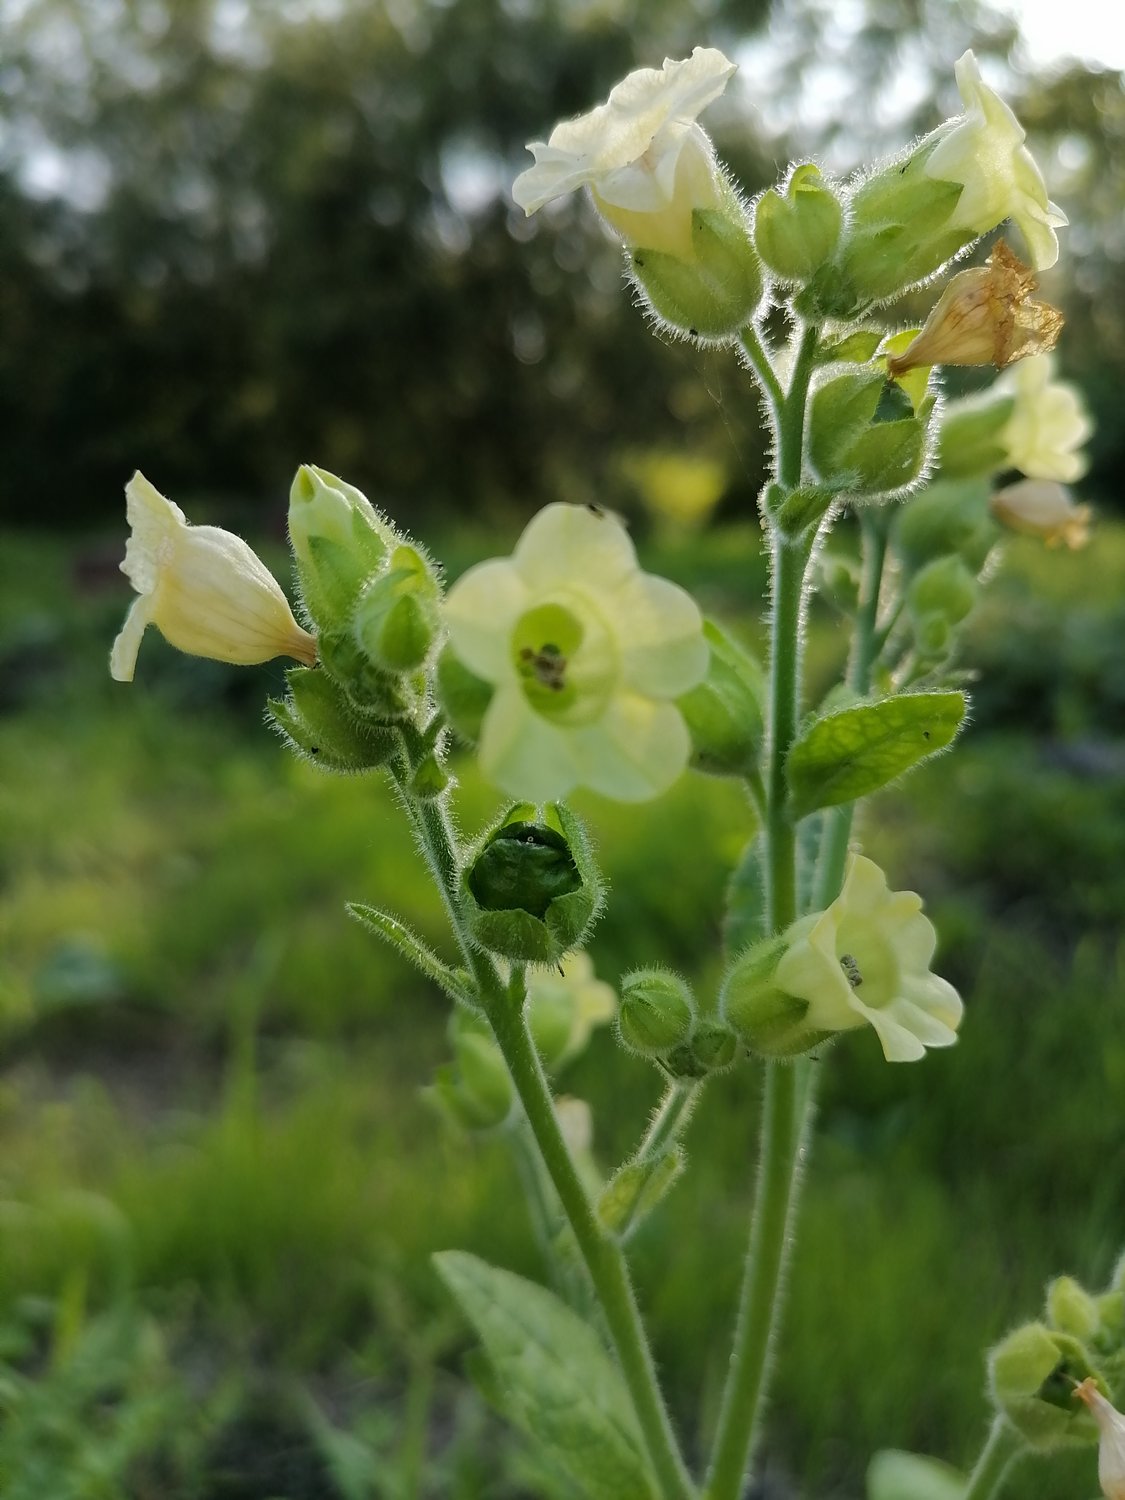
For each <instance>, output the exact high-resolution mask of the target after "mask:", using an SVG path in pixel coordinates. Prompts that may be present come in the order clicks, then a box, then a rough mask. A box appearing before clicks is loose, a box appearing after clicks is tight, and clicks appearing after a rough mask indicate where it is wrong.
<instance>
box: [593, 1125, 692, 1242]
mask: <svg viewBox="0 0 1125 1500" xmlns="http://www.w3.org/2000/svg"><path fill="white" fill-rule="evenodd" d="M683 1165H684V1153H683V1150H682V1149H681V1148H680V1147H679V1146H673V1147H671V1148H670V1149H669V1150H667V1151H664V1152H662V1153H661V1154H659V1155H657V1156H655V1157H642V1159H641V1160H640V1161H630V1162H626V1163H625V1165H624V1166H623V1167H620V1168H619V1169H618V1170H617V1171H616V1172H615V1173H614V1175H613V1176H612V1177H611V1178H610V1180H609V1182H607V1183H606V1185H605V1187H604V1188H603V1189H602V1191H601V1193H600V1195H599V1197H598V1201H597V1207H596V1210H595V1212H596V1213H597V1216H598V1222H599V1224H600V1225H601V1227H602V1228H603V1229H604V1230H605V1231H606V1233H607V1234H612V1235H613V1236H614V1238H615V1239H618V1240H625V1239H627V1238H628V1237H629V1235H630V1234H631V1233H632V1232H633V1230H634V1229H636V1228H637V1226H638V1225H639V1224H641V1223H642V1222H643V1221H644V1220H645V1219H646V1218H647V1217H648V1215H649V1214H650V1213H651V1212H652V1210H653V1209H654V1208H655V1207H656V1205H657V1204H658V1203H659V1202H660V1201H661V1199H662V1198H664V1196H665V1195H666V1193H667V1192H668V1190H669V1188H670V1187H671V1186H672V1184H673V1183H674V1182H675V1181H676V1178H677V1177H678V1176H679V1175H680V1172H681V1171H682V1170H683Z"/></svg>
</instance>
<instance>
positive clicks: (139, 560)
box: [109, 473, 316, 682]
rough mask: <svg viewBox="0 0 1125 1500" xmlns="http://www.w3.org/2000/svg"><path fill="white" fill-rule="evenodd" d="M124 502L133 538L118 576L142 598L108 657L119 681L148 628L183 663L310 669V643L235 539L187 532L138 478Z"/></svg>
mask: <svg viewBox="0 0 1125 1500" xmlns="http://www.w3.org/2000/svg"><path fill="white" fill-rule="evenodd" d="M125 503H126V514H127V516H128V519H129V525H130V527H131V528H132V535H131V536H130V537H129V541H128V543H127V544H126V547H125V561H124V562H123V563H122V564H121V571H122V572H123V573H124V574H125V576H126V577H127V578H128V580H129V582H130V583H131V584H132V585H133V587H134V588H135V589H136V591H137V593H138V594H139V595H140V598H138V599H136V600H135V601H134V603H133V607H132V609H130V611H129V613H128V615H127V616H126V619H125V624H124V625H123V626H122V628H121V633H120V634H119V635H118V637H117V639H116V640H115V641H114V643H113V650H112V652H111V653H110V658H109V670H110V673H111V675H112V676H113V677H114V678H116V680H117V681H118V682H132V680H133V671H134V668H135V667H136V662H137V652H138V650H139V649H140V644H141V637H142V636H143V635H144V633H145V629H146V627H147V626H149V625H155V626H156V628H157V629H158V630H159V631H160V633H161V635H162V636H163V637H164V639H165V640H166V641H168V643H169V644H170V645H172V646H175V647H176V648H177V650H179V651H185V652H187V654H188V655H189V656H209V657H211V658H212V660H214V661H226V662H233V663H235V664H236V665H238V666H253V665H255V664H256V663H258V662H263V661H270V660H271V659H272V658H273V657H275V656H291V657H294V658H295V659H296V660H297V661H300V662H304V663H305V665H306V666H310V667H311V666H312V665H313V663H314V662H315V661H316V638H315V637H314V636H311V635H310V634H309V632H308V631H307V630H302V629H301V627H300V625H298V624H297V622H296V620H295V619H294V618H293V615H292V612H291V611H290V608H289V605H288V603H287V601H286V598H285V595H284V594H283V593H282V592H281V586H280V584H279V583H278V582H277V580H276V579H275V578H274V576H273V574H272V573H270V571H269V569H268V568H267V567H266V566H265V564H264V563H263V562H262V561H261V559H260V558H259V557H258V556H257V555H256V554H255V553H254V552H253V551H252V550H251V548H250V547H248V546H247V544H246V543H245V542H244V541H243V540H242V538H241V537H237V536H234V535H232V533H231V532H229V531H222V530H220V529H219V527H217V526H190V525H189V524H188V521H187V517H186V516H185V515H184V513H183V511H182V510H181V509H180V507H179V506H178V505H173V503H172V501H171V500H166V499H165V498H164V496H163V495H162V494H161V493H160V492H159V490H157V489H156V488H155V487H154V486H153V485H151V484H150V483H149V482H148V480H147V479H146V478H145V477H144V475H143V474H140V473H137V474H134V475H133V477H132V479H131V480H130V481H129V483H128V484H127V485H126V487H125Z"/></svg>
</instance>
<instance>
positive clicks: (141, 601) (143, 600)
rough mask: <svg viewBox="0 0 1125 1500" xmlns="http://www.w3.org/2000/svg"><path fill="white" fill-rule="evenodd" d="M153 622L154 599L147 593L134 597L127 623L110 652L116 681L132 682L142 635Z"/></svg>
mask: <svg viewBox="0 0 1125 1500" xmlns="http://www.w3.org/2000/svg"><path fill="white" fill-rule="evenodd" d="M151 622H152V601H151V599H150V597H149V596H148V595H147V594H142V595H141V596H140V598H138V599H134V600H133V603H132V607H131V608H130V610H129V613H128V614H127V615H126V616H125V623H124V625H122V627H121V629H120V630H119V631H118V634H117V639H116V640H115V641H114V643H113V647H112V649H111V651H110V653H109V675H110V676H111V677H112V678H113V680H114V681H115V682H132V680H133V673H134V672H135V671H136V667H137V652H138V651H139V650H140V649H141V637H142V636H143V635H144V633H145V629H146V627H147V626H148V625H149V624H151Z"/></svg>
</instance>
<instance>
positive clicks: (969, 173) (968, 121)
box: [925, 52, 1067, 271]
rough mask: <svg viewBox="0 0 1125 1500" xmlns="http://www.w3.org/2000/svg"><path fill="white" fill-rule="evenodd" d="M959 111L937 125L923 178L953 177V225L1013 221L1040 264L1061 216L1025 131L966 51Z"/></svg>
mask: <svg viewBox="0 0 1125 1500" xmlns="http://www.w3.org/2000/svg"><path fill="white" fill-rule="evenodd" d="M956 73H957V87H958V88H959V89H960V91H961V98H962V100H963V101H964V104H965V113H964V114H963V115H961V116H960V117H959V118H958V119H956V120H954V121H952V122H951V124H950V125H949V126H947V127H943V130H942V132H941V138H940V139H939V140H938V143H937V145H936V146H935V147H934V150H933V151H932V153H931V154H930V156H929V158H928V160H927V161H926V165H925V171H926V175H927V176H928V177H931V178H933V179H935V180H936V181H939V182H959V183H960V184H961V185H962V191H961V196H960V198H958V200H957V206H956V208H955V209H954V211H953V219H952V225H953V226H954V227H956V228H962V229H967V230H971V231H972V232H973V233H974V234H985V233H987V231H988V230H990V229H993V228H995V226H996V225H997V224H999V223H1000V222H1001V221H1002V220H1003V219H1011V220H1013V221H1014V222H1015V224H1017V225H1018V226H1019V230H1020V233H1021V234H1022V235H1023V237H1024V240H1025V241H1026V243H1027V248H1028V254H1029V256H1030V258H1031V264H1032V265H1033V266H1034V267H1035V269H1036V270H1038V271H1045V270H1046V269H1047V268H1048V267H1049V266H1053V265H1054V264H1055V261H1056V260H1058V258H1059V242H1058V239H1057V238H1056V236H1055V230H1056V229H1059V228H1061V227H1062V226H1063V225H1064V224H1065V223H1066V222H1067V219H1066V215H1065V214H1064V213H1063V212H1062V210H1061V209H1060V208H1058V207H1057V206H1056V205H1055V204H1054V203H1051V202H1050V201H1049V199H1048V197H1047V188H1046V184H1045V183H1044V181H1043V176H1042V173H1041V172H1040V171H1039V168H1038V167H1037V166H1036V164H1035V160H1034V158H1033V157H1032V155H1031V153H1030V151H1028V149H1027V147H1026V146H1025V145H1024V140H1025V139H1026V136H1027V132H1026V131H1025V130H1024V128H1023V126H1022V125H1021V124H1020V122H1019V121H1018V120H1017V119H1016V117H1015V115H1014V114H1013V113H1012V111H1011V110H1010V109H1009V108H1008V106H1007V105H1006V104H1005V103H1004V101H1003V99H1001V98H1000V96H999V95H998V94H996V93H994V92H993V91H992V89H990V88H989V87H988V85H987V84H986V83H985V82H984V80H983V79H982V78H981V76H980V67H979V66H978V64H977V60H976V58H975V57H974V56H973V54H972V52H966V53H965V54H964V55H963V56H962V57H961V58H959V59H958V62H957V65H956Z"/></svg>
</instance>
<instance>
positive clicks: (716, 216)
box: [629, 188, 762, 341]
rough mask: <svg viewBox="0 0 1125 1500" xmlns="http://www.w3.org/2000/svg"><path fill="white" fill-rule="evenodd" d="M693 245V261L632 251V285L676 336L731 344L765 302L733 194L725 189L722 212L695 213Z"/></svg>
mask: <svg viewBox="0 0 1125 1500" xmlns="http://www.w3.org/2000/svg"><path fill="white" fill-rule="evenodd" d="M691 240H692V249H693V252H694V256H693V258H692V259H691V260H681V259H680V257H679V256H676V255H669V254H665V253H664V252H662V251H658V250H645V249H641V250H634V251H631V252H630V254H629V269H630V271H631V273H632V276H633V280H634V282H635V283H636V285H637V288H638V289H639V291H640V292H641V295H642V296H643V297H644V300H645V301H646V302H647V303H648V305H649V307H650V308H651V309H652V311H653V312H654V313H655V314H656V315H657V317H658V318H662V319H663V320H664V321H665V322H666V323H668V324H670V325H671V327H672V328H674V329H675V330H676V332H678V333H683V334H687V335H688V336H689V337H690V338H699V339H704V340H719V341H723V340H727V339H731V338H733V337H734V336H735V335H736V334H737V333H738V331H739V329H741V328H745V326H746V324H747V323H749V322H750V320H751V319H752V318H753V316H754V313H755V311H756V310H757V307H758V303H759V302H760V301H761V300H762V270H761V266H760V265H759V264H758V257H757V255H756V254H755V252H754V246H753V244H752V243H751V240H750V231H749V228H748V227H747V224H746V217H745V215H744V213H743V211H742V207H741V205H740V204H739V202H738V200H737V198H736V197H735V194H734V191H733V189H730V188H728V189H727V199H726V206H725V208H724V209H721V210H720V209H699V208H697V209H696V210H695V212H694V213H693V214H692V216H691Z"/></svg>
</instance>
